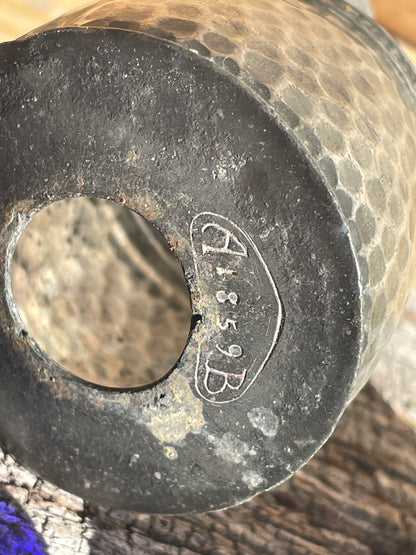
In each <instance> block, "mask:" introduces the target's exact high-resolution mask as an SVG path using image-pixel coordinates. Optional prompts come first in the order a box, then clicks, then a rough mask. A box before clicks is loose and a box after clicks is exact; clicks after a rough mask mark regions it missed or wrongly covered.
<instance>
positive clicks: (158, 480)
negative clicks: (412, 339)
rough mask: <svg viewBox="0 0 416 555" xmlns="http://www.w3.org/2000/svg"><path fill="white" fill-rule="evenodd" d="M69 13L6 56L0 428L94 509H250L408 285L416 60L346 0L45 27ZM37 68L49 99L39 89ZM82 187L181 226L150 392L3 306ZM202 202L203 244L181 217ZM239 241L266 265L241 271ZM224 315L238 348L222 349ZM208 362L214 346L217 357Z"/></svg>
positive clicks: (368, 357)
mask: <svg viewBox="0 0 416 555" xmlns="http://www.w3.org/2000/svg"><path fill="white" fill-rule="evenodd" d="M77 25H81V26H87V27H88V26H89V27H93V29H73V28H72V29H67V30H62V29H60V30H55V31H54V30H50V31H48V32H46V33H45V34H36V35H35V36H33V37H31V38H29V39H27V40H22V42H16V43H13V44H9V45H3V47H2V49H1V50H0V60H1V63H2V64H3V67H5V68H6V69H5V73H4V74H3V77H4V80H3V87H4V89H3V91H2V100H3V102H5V106H4V107H3V110H2V114H3V115H2V119H3V122H4V127H3V137H2V140H1V144H2V152H1V154H2V157H3V158H2V160H3V161H4V165H3V167H2V171H3V176H2V183H8V184H9V189H4V191H3V200H4V203H5V208H4V211H3V215H2V216H3V221H2V249H3V251H2V259H1V260H2V263H3V267H2V273H3V276H4V278H2V279H4V283H5V287H6V289H5V290H6V293H7V295H6V299H3V301H2V304H1V306H0V310H1V316H2V321H3V324H2V325H3V328H2V330H1V336H0V346H1V348H2V349H3V352H4V354H5V356H4V358H3V360H2V367H1V370H2V379H3V382H4V383H3V384H2V386H3V389H2V390H1V391H0V394H1V395H2V398H1V399H0V407H2V409H3V411H2V413H1V414H0V416H1V418H0V421H1V423H2V424H1V426H2V428H0V439H1V441H2V443H3V444H4V445H5V446H6V448H7V449H9V450H10V451H11V452H13V453H14V454H15V455H16V456H17V457H18V458H19V460H21V461H23V462H25V463H26V464H28V465H29V466H30V467H31V468H34V469H35V470H36V471H37V472H39V473H40V474H43V475H47V476H48V477H49V478H50V479H52V481H55V482H56V483H58V484H60V485H62V486H64V487H66V488H68V489H71V491H74V492H75V493H77V494H79V495H82V496H83V497H86V498H87V499H92V500H96V501H98V502H101V503H106V504H114V503H117V504H118V505H120V506H123V507H126V508H132V509H135V510H141V511H148V512H172V513H176V512H185V511H201V510H210V509H214V508H219V507H223V506H227V505H230V504H234V503H238V502H241V501H243V500H245V499H247V498H248V497H250V496H252V495H254V494H255V493H256V492H259V491H261V490H264V489H267V488H269V487H271V486H272V485H275V484H276V483H277V482H279V481H281V480H283V479H284V478H286V477H288V476H290V475H291V474H292V473H293V472H294V471H295V470H296V469H297V468H299V467H300V466H301V465H302V464H304V463H305V462H306V461H307V460H308V459H309V458H310V457H311V456H312V454H313V453H314V452H315V451H316V449H317V448H318V447H319V446H320V445H321V444H322V443H323V442H324V441H325V440H326V439H327V438H328V436H329V434H330V433H331V431H332V430H333V427H334V426H335V424H336V422H337V420H338V418H339V417H340V415H341V413H342V411H343V409H344V408H345V406H346V404H347V403H348V400H349V399H350V398H351V395H352V394H353V392H354V391H356V390H358V388H359V387H360V385H361V384H362V383H363V381H365V379H366V377H367V373H368V369H369V368H370V366H371V365H372V364H373V363H374V361H375V356H374V355H375V353H376V352H377V351H378V346H379V344H380V343H384V342H385V341H386V340H387V338H388V336H389V334H390V333H391V329H392V326H393V325H394V323H395V321H396V319H397V317H398V314H399V313H400V310H401V308H402V306H403V303H404V301H405V299H406V296H407V294H408V293H409V291H410V288H411V285H412V283H413V279H414V275H413V274H412V269H413V266H414V254H415V250H414V246H413V244H414V243H413V242H412V241H413V235H414V231H415V229H414V228H415V226H414V216H415V214H414V210H415V206H414V185H415V184H414V180H415V179H416V177H415V176H414V175H412V171H411V169H412V166H411V164H412V160H413V159H414V154H415V142H414V137H415V135H416V134H415V129H416V125H415V114H414V110H415V98H414V90H413V86H414V81H415V78H414V73H413V72H412V70H411V69H410V65H409V64H408V63H407V62H406V60H405V59H404V58H403V56H402V54H401V53H400V51H399V50H398V49H397V47H396V46H395V45H394V43H393V42H392V41H391V40H390V39H389V38H388V36H387V35H386V34H385V33H383V31H381V30H380V29H379V28H378V27H377V26H376V25H375V24H374V23H373V22H371V21H370V20H369V19H367V18H365V17H364V16H363V15H361V14H359V12H357V11H355V10H353V9H352V8H351V7H349V6H347V5H346V4H343V3H341V2H339V3H326V2H320V1H316V2H308V3H305V2H300V1H299V2H291V3H288V2H284V1H282V2H276V3H269V2H258V3H255V4H254V3H251V2H250V3H249V2H242V3H241V2H239V3H238V5H237V3H235V4H234V3H232V2H230V3H215V4H214V3H212V4H206V3H201V4H199V3H195V2H192V3H186V2H185V3H183V4H181V5H178V4H173V3H169V2H160V3H153V4H152V5H147V4H146V5H145V4H144V5H141V6H140V8H139V7H138V6H137V5H134V7H132V6H131V5H127V4H123V3H113V2H110V3H104V4H99V5H96V6H92V7H89V8H87V9H86V10H83V11H81V12H78V13H75V14H72V15H70V16H67V17H66V18H63V19H60V20H57V21H56V22H54V23H52V24H51V25H50V26H49V28H50V29H53V28H56V27H62V26H69V27H74V26H77ZM103 27H106V28H107V29H102V28H103ZM123 29H124V30H123ZM126 30H128V31H139V33H131V32H125V31H126ZM386 52H388V55H386ZM17 68H18V69H17ZM74 68H77V71H74ZM45 75H46V76H47V77H46V79H48V80H49V85H51V83H52V87H51V89H53V93H52V92H51V91H50V89H46V91H47V92H46V94H42V95H39V94H38V93H37V89H36V86H39V83H40V84H41V85H42V87H43V88H42V90H43V91H45V88H44V86H45ZM35 76H36V79H35ZM12 91H13V94H10V93H11V92H12ZM49 91H50V92H49ZM6 93H8V94H6ZM4 99H7V101H5V100H4ZM16 118H17V120H16ZM16 121H17V124H16ZM35 137H36V139H35ZM51 137H52V138H51ZM35 143H36V144H37V145H38V144H40V145H41V146H42V148H39V149H35V147H34V145H35ZM16 145H18V146H19V149H16ZM28 152H29V153H30V152H36V157H35V158H34V155H33V154H31V155H28ZM11 160H12V161H13V162H11ZM33 167H34V168H35V170H36V171H35V174H36V179H35V180H33V179H30V180H27V175H29V171H28V170H29V169H30V168H33ZM79 179H81V181H82V183H83V187H82V190H81V191H80V190H79V188H76V187H77V185H76V184H77V183H79ZM23 183H24V185H25V186H23ZM39 183H43V184H44V185H42V186H40V185H39ZM74 195H84V196H98V197H103V198H109V199H113V200H116V201H118V202H121V201H123V203H125V204H126V205H127V206H129V207H130V208H132V209H134V210H136V211H137V212H139V213H141V214H142V215H144V216H145V217H147V218H148V219H149V220H151V221H153V222H154V223H155V225H156V226H157V227H158V228H160V230H161V231H162V232H163V233H164V234H165V236H168V235H173V236H175V237H177V238H178V241H176V242H175V245H176V247H175V248H176V253H177V255H178V257H179V259H180V260H181V262H182V264H183V266H184V269H185V275H186V277H187V280H188V285H189V287H190V290H191V294H192V306H193V310H194V314H195V319H194V327H193V330H192V334H191V336H190V340H189V343H188V345H187V347H186V349H185V351H184V353H183V356H182V358H181V360H180V361H179V362H178V365H177V367H176V368H174V369H173V371H172V373H171V374H170V375H169V377H167V378H166V379H164V380H162V381H161V382H160V383H158V384H157V385H155V386H153V387H152V388H148V389H146V390H143V391H134V392H127V391H125V392H119V393H115V392H114V391H111V390H102V389H99V388H97V387H94V386H92V385H88V384H85V383H82V382H80V381H77V380H75V379H74V378H73V377H71V376H69V375H68V374H67V373H65V372H64V371H63V369H62V368H59V367H58V366H57V365H56V364H55V363H54V362H53V361H51V360H50V359H48V358H47V357H45V355H44V353H43V352H42V351H40V350H39V349H38V347H37V346H36V344H35V343H33V339H32V338H31V337H30V336H29V337H28V336H27V334H26V333H25V330H24V328H23V326H22V324H21V322H20V320H19V317H18V315H17V313H16V311H15V307H14V305H13V301H12V298H11V294H10V283H9V275H8V271H9V266H8V265H9V264H10V258H11V255H12V252H13V244H14V242H15V241H16V239H17V236H18V233H19V232H20V231H21V229H22V228H23V225H24V224H25V222H26V221H27V220H28V219H29V217H30V216H31V215H33V212H34V211H36V210H38V209H39V208H41V207H42V206H44V205H46V204H48V203H50V202H53V201H54V200H58V199H60V198H64V197H65V196H74ZM205 214H210V218H209V219H208V220H207V221H205V223H204V226H203V227H202V228H201V229H200V230H199V235H198V237H199V240H198V242H196V241H195V237H196V236H195V234H194V233H193V229H194V228H193V222H198V221H200V218H202V217H203V215H205ZM224 221H225V222H226V223H225V225H223V224H220V223H219V222H224ZM392 230H394V233H393V232H392ZM211 232H213V233H214V237H213V238H212V237H211V236H210V235H209V234H210V233H211ZM248 252H251V254H252V255H253V253H254V254H255V260H257V261H258V264H257V265H256V263H253V262H252V261H250V264H249V266H245V265H244V264H243V258H244V256H242V254H243V253H248ZM256 257H257V258H256ZM201 264H202V266H203V267H204V282H203V283H201V282H199V281H198V272H199V274H200V273H201V270H200V268H201ZM247 267H249V269H250V272H251V273H249V274H248V276H247V277H246V278H244V279H243V280H241V281H239V280H240V276H242V275H244V272H245V271H246V268H247ZM261 268H263V270H264V271H265V273H263V274H261V272H260V270H261ZM266 269H267V271H266ZM258 272H260V273H258ZM237 276H238V277H237ZM265 276H266V277H267V279H268V283H269V284H270V287H271V290H272V291H273V293H274V295H272V296H271V297H269V298H268V299H264V298H263V297H262V296H261V294H260V293H259V294H258V297H257V299H258V301H257V302H258V305H257V306H256V304H255V303H253V301H252V300H251V299H253V298H255V297H254V296H253V291H255V289H256V286H258V284H259V283H260V284H261V283H265V279H266V278H265ZM269 276H270V277H271V279H269ZM207 280H209V281H210V283H209V284H208V285H209V288H208V290H209V291H211V287H212V292H213V291H215V299H216V303H217V304H215V307H216V308H217V309H218V310H221V313H220V319H219V320H215V319H213V318H212V306H213V303H212V296H207V295H206V294H204V292H205V283H208V282H207ZM211 280H212V282H211ZM224 284H226V285H227V287H224ZM237 285H238V286H239V288H238V291H237V287H236V286H237ZM231 286H232V287H233V288H232V289H231ZM234 286H235V288H234ZM276 291H277V294H276ZM278 301H279V302H280V305H279V302H278ZM245 302H246V305H245V306H246V311H245V312H244V311H241V312H240V311H237V310H235V311H234V310H233V307H234V306H237V305H238V303H245ZM276 303H277V306H278V307H279V306H280V308H281V311H282V321H281V322H280V323H279V321H278V320H279V318H278V314H279V309H277V310H276ZM243 306H244V305H243ZM273 307H274V312H275V314H276V318H275V320H274V322H273V321H272V319H271V318H270V320H269V321H270V325H271V328H269V327H267V329H266V332H264V331H263V328H262V326H261V324H262V323H263V321H264V318H266V319H267V318H269V314H271V313H272V312H273ZM232 322H235V328H236V329H234V324H233V323H232ZM223 328H224V330H223ZM270 329H271V330H272V331H271V333H270ZM276 329H278V333H277V334H276V333H273V330H276ZM220 330H221V331H226V332H230V334H231V333H233V332H235V334H236V335H235V336H234V335H233V336H232V337H233V338H234V337H236V338H238V341H237V340H236V341H235V342H233V343H231V335H230V338H228V337H227V338H226V339H227V340H226V341H224V343H222V342H221V341H220V340H219V338H220V337H223V336H221V334H220ZM256 331H258V333H261V334H262V341H263V340H264V341H265V344H266V343H267V344H268V348H265V349H263V348H262V346H261V345H260V346H259V349H258V359H257V367H258V368H259V369H260V370H261V372H260V373H257V374H255V373H254V378H253V379H251V378H249V373H248V372H247V374H244V372H245V371H246V369H247V368H246V366H245V362H246V361H249V360H250V361H251V360H252V357H251V355H253V354H254V355H255V354H256V353H255V348H256V347H255V344H254V343H253V342H251V343H250V339H251V338H252V337H253V335H255V333H256ZM279 332H280V335H279ZM207 338H208V339H209V340H207ZM211 339H213V341H211ZM228 339H230V340H228ZM264 353H266V355H265V354H264ZM214 354H215V356H217V357H220V356H221V357H222V358H220V359H215V360H216V362H215V366H211V364H210V361H211V359H212V357H213V356H214ZM237 359H239V361H241V364H240V366H239V372H237V370H235V362H236V360H237ZM201 360H203V361H204V364H203V367H202V372H203V373H202V383H203V386H204V387H205V389H206V391H205V393H207V392H208V395H202V394H201V382H200V381H199V377H198V376H199V373H198V369H199V368H200V367H199V365H198V364H195V361H201ZM263 361H266V362H265V364H264V366H263V367H262V364H263ZM220 364H221V365H220ZM16 367H19V372H20V373H19V374H18V379H19V381H21V382H22V383H28V384H29V387H28V388H27V389H26V390H25V389H24V390H23V391H20V390H19V388H16V383H15V382H16V375H17V374H16V373H15V372H13V371H12V370H11V369H12V368H16ZM247 367H248V365H247ZM204 372H205V374H204ZM357 372H360V375H359V376H358V379H357V375H356V373H357ZM251 375H253V374H251ZM246 379H247V380H250V379H251V382H250V384H248V382H246ZM246 383H247V385H249V387H246ZM223 387H225V389H222V388H223ZM244 389H245V390H244ZM224 391H226V392H227V395H228V397H225V398H220V395H222V394H223V392H224ZM241 391H242V395H241V396H240V395H238V393H240V392H241ZM232 392H236V394H235V395H234V396H233V395H232ZM211 396H213V397H211ZM35 398H36V399H37V402H38V403H39V405H40V406H41V407H43V409H44V410H45V411H46V412H45V413H42V411H41V413H40V416H39V411H36V410H35V407H34V399H35ZM223 401H226V402H223ZM229 401H231V402H229ZM7 408H8V409H9V410H7ZM11 408H12V409H13V411H14V412H15V413H16V414H17V415H19V418H23V419H24V420H25V422H26V423H30V427H31V428H30V434H25V433H24V432H23V431H22V429H20V428H19V427H18V426H17V425H16V424H15V421H14V420H13V418H12V415H11V414H10V413H9V412H10V410H11ZM0 410H1V409H0ZM50 421H52V422H56V426H55V427H52V433H51V428H50V424H49V422H50ZM64 422H65V423H66V426H67V427H66V428H63V425H64ZM87 423H88V425H87ZM35 437H36V438H37V439H39V438H41V440H42V443H46V444H47V445H48V453H49V457H48V459H45V458H42V457H41V458H39V453H38V452H37V451H36V449H37V445H38V442H36V441H35V440H34V438H35ZM80 446H83V447H84V448H82V449H80ZM86 446H88V448H86V449H85V447H86ZM100 453H101V454H102V453H105V458H106V463H107V465H106V466H105V467H104V468H103V467H102V466H100V465H99V464H97V463H98V460H99V461H102V460H103V458H102V457H100V456H99V455H100ZM51 456H52V459H53V460H54V465H51V462H50V457H51ZM56 460H61V461H62V469H58V468H57V466H56V464H55V461H56Z"/></svg>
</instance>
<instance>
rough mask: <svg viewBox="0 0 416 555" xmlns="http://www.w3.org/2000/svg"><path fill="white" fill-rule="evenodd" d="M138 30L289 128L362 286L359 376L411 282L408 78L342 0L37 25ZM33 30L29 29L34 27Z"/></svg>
mask: <svg viewBox="0 0 416 555" xmlns="http://www.w3.org/2000/svg"><path fill="white" fill-rule="evenodd" d="M65 26H90V27H111V28H119V29H126V30H131V31H140V32H143V33H146V34H150V35H153V36H156V37H160V38H163V39H166V40H169V41H173V42H176V43H178V44H180V45H182V46H183V47H184V48H188V49H190V50H192V51H195V52H197V53H198V54H199V55H200V56H202V57H205V58H208V59H210V60H211V61H212V63H214V64H216V65H217V66H218V67H219V68H220V69H221V71H225V72H227V73H229V74H230V76H232V77H233V78H236V79H238V80H239V81H240V82H241V83H242V84H243V85H244V86H245V87H247V88H248V89H250V90H251V91H252V93H253V94H255V95H257V96H258V99H259V101H262V102H263V103H264V105H265V106H266V107H267V108H268V109H269V110H270V112H271V113H272V114H273V115H274V116H275V117H276V118H277V119H278V121H279V122H280V123H281V124H282V125H283V126H284V127H285V128H286V129H287V130H288V131H289V132H290V133H291V135H292V137H293V138H294V139H295V140H296V141H297V142H298V144H299V146H300V148H302V149H304V151H305V152H306V153H307V156H308V157H309V158H310V159H311V160H312V161H313V163H314V164H315V165H316V167H317V168H318V170H319V171H320V172H321V174H322V176H323V178H324V180H325V183H326V185H327V187H328V188H329V190H330V191H331V192H332V194H333V195H334V197H335V198H336V199H337V202H338V206H339V209H340V211H341V214H342V216H343V218H344V220H345V222H346V223H347V226H348V229H349V232H350V237H351V241H352V244H353V247H354V251H355V254H356V257H357V262H358V266H359V271H360V278H361V286H362V312H363V340H362V362H361V369H360V375H359V377H358V379H357V383H356V388H355V391H358V390H359V388H360V387H361V386H362V385H363V384H364V383H365V381H366V379H367V378H368V375H369V371H370V370H371V369H372V367H373V365H374V362H375V360H376V355H377V353H378V352H379V350H380V347H381V346H383V345H384V344H385V343H386V341H387V340H388V338H389V337H390V335H391V333H392V330H393V328H394V325H395V324H396V322H397V319H398V317H399V315H400V312H401V309H402V307H403V305H404V303H405V301H406V299H407V297H408V295H409V293H410V291H411V289H412V286H413V285H414V281H415V261H416V242H415V240H414V239H415V204H416V199H415V191H416V173H415V172H414V160H415V158H416V142H415V137H416V111H415V108H416V100H415V95H414V91H415V83H416V77H415V73H414V71H413V69H412V68H411V66H410V64H408V63H407V61H406V60H405V58H404V57H403V56H402V54H401V52H400V51H399V49H398V48H397V47H396V46H395V44H394V42H393V41H392V40H391V39H390V38H389V36H388V35H387V34H386V33H384V32H383V31H382V30H381V28H379V27H378V26H377V25H376V24H374V22H372V21H371V20H370V19H368V18H366V17H365V16H364V15H362V14H360V13H359V12H358V11H356V10H354V9H352V8H351V7H350V6H348V5H347V4H345V3H343V2H324V1H320V0H314V1H310V2H304V1H301V0H292V1H291V2H287V1H285V0H280V1H275V2H268V1H263V0H259V1H256V2H250V1H249V0H245V1H238V2H237V1H236V0H234V1H228V2H218V3H211V5H210V4H208V3H206V2H198V1H196V0H192V1H186V0H185V1H182V2H180V3H179V2H176V1H164V0H158V1H155V2H152V3H146V2H143V3H140V4H135V3H132V2H131V3H130V2H120V1H116V2H113V1H110V2H98V3H96V4H93V5H92V6H89V7H87V8H84V9H81V10H78V11H76V12H73V13H72V14H67V15H65V16H63V17H61V18H59V19H57V20H55V21H54V22H52V23H51V24H48V25H47V26H45V27H44V28H42V29H41V30H45V29H52V28H57V27H65ZM38 31H39V30H38Z"/></svg>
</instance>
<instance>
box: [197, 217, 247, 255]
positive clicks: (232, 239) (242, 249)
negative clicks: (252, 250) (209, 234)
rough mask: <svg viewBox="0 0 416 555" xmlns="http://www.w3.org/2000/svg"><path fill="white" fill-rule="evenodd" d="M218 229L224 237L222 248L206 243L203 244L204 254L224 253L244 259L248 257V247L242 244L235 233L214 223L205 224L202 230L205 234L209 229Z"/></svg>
mask: <svg viewBox="0 0 416 555" xmlns="http://www.w3.org/2000/svg"><path fill="white" fill-rule="evenodd" d="M210 228H213V229H216V230H217V231H219V232H220V233H221V235H222V239H223V245H222V246H220V247H217V246H212V245H207V244H206V243H203V244H202V254H206V253H207V252H217V253H224V254H232V255H235V256H242V257H244V258H247V257H248V254H247V246H246V245H245V244H244V243H242V242H241V241H240V240H239V239H238V238H237V237H236V236H235V235H234V233H231V231H229V230H228V229H226V228H225V227H222V226H221V225H219V224H216V223H214V222H210V223H208V224H205V225H204V227H203V228H202V233H205V232H206V230H207V229H210Z"/></svg>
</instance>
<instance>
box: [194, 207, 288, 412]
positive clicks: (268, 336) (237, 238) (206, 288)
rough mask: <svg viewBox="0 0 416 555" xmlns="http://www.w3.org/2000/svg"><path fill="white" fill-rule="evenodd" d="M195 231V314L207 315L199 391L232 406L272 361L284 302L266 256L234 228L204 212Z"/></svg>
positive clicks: (202, 331) (200, 331)
mask: <svg viewBox="0 0 416 555" xmlns="http://www.w3.org/2000/svg"><path fill="white" fill-rule="evenodd" d="M190 232H191V244H192V252H193V256H194V261H195V282H194V283H195V288H196V289H197V295H195V301H194V302H195V305H196V306H195V309H196V310H197V312H198V313H199V314H201V315H202V316H203V318H202V324H201V325H200V326H199V327H198V332H197V334H198V335H197V337H198V356H197V364H196V368H195V387H196V390H197V391H198V393H199V394H200V395H201V397H203V398H204V399H206V400H207V401H209V402H211V403H229V402H231V401H234V400H236V399H238V398H239V397H241V395H243V394H244V393H245V391H247V389H248V388H249V387H250V386H251V385H252V384H253V383H254V382H255V380H256V379H257V377H258V376H259V374H260V372H261V371H262V370H263V368H264V367H265V365H266V363H267V361H268V360H269V358H270V356H271V354H272V351H273V349H274V347H275V345H276V343H277V340H278V337H279V334H280V331H281V327H282V314H283V308H282V303H281V300H280V296H279V293H278V291H277V288H276V285H275V283H274V281H273V278H272V275H271V273H270V270H269V268H268V267H267V265H266V263H265V261H264V260H263V257H262V255H261V254H260V252H259V250H258V249H257V247H256V245H255V244H254V242H253V241H252V239H251V238H250V236H249V235H247V233H246V232H245V231H243V230H242V229H241V228H239V227H238V226H237V225H236V224H235V223H233V222H231V221H230V220H229V219H227V218H225V217H224V216H220V215H219V214H213V213H210V212H203V213H201V214H198V215H197V216H196V217H195V218H194V219H193V221H192V223H191V229H190ZM253 276H255V279H253ZM219 284H221V287H218V285H219Z"/></svg>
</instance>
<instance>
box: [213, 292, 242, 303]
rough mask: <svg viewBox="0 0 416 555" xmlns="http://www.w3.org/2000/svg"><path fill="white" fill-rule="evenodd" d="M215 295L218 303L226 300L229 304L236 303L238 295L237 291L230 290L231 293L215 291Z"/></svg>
mask: <svg viewBox="0 0 416 555" xmlns="http://www.w3.org/2000/svg"><path fill="white" fill-rule="evenodd" d="M215 296H216V297H217V301H218V302H219V303H226V302H227V301H230V303H231V304H237V303H238V301H239V298H238V295H237V293H234V291H231V293H226V292H225V291H217V294H216V295H215Z"/></svg>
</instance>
